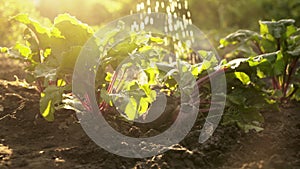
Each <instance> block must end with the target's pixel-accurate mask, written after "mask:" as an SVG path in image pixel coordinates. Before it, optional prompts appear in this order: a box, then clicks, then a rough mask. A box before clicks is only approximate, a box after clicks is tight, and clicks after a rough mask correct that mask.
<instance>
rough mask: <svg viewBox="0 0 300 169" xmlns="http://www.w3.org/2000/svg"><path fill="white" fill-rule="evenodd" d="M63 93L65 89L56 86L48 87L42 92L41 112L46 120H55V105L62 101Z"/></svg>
mask: <svg viewBox="0 0 300 169" xmlns="http://www.w3.org/2000/svg"><path fill="white" fill-rule="evenodd" d="M62 95H63V91H62V90H61V88H59V87H56V86H49V87H47V88H46V89H45V90H44V92H43V93H42V94H41V99H40V112H41V114H42V116H43V117H44V118H45V119H46V120H48V121H53V120H54V112H55V107H56V106H58V105H60V104H61V103H62V99H63V98H62Z"/></svg>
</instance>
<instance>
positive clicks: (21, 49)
mask: <svg viewBox="0 0 300 169" xmlns="http://www.w3.org/2000/svg"><path fill="white" fill-rule="evenodd" d="M14 49H16V50H18V51H19V53H20V54H21V56H23V57H24V58H26V59H30V58H29V56H30V54H31V49H30V48H29V47H28V46H26V45H23V44H20V43H17V44H16V45H15V47H14Z"/></svg>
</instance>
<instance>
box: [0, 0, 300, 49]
mask: <svg viewBox="0 0 300 169" xmlns="http://www.w3.org/2000/svg"><path fill="white" fill-rule="evenodd" d="M189 3H190V9H191V12H192V19H193V22H194V24H195V25H196V26H198V27H199V28H200V29H202V30H203V31H204V32H206V33H207V34H208V36H209V37H210V38H211V40H212V41H213V43H214V44H215V45H216V46H217V45H218V40H219V39H220V38H222V37H224V36H225V35H227V34H228V33H230V32H233V31H234V30H237V29H251V30H255V31H257V30H258V28H259V27H258V22H257V21H258V20H272V19H275V20H279V19H284V18H293V19H295V20H296V23H297V24H299V23H300V2H299V1H298V0H260V1H257V0H239V1H236V0H226V1H224V0H189ZM0 4H1V6H0V15H1V19H0V23H1V28H0V38H1V41H0V46H8V45H10V44H12V42H15V41H16V40H18V39H20V37H18V35H22V33H21V32H20V31H21V30H23V29H20V28H18V27H19V26H21V24H19V25H16V24H13V23H12V21H9V18H10V17H11V16H14V15H16V14H18V13H28V14H29V15H30V17H32V18H36V19H38V20H40V21H41V20H43V23H45V24H48V23H49V21H47V20H48V18H49V19H50V20H53V18H54V17H55V16H57V15H58V14H61V13H64V12H68V13H70V14H71V15H74V16H76V17H77V18H78V19H79V20H81V21H83V22H85V23H87V24H89V25H95V26H101V25H103V24H105V23H108V22H110V21H112V20H114V19H116V18H119V17H121V16H124V15H128V14H129V13H130V12H129V11H130V10H132V9H135V5H136V0H110V1H100V0H88V1H86V0H55V1H53V0H0ZM45 18H46V19H45ZM297 26H299V25H297Z"/></svg>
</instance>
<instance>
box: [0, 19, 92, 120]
mask: <svg viewBox="0 0 300 169" xmlns="http://www.w3.org/2000/svg"><path fill="white" fill-rule="evenodd" d="M12 20H14V21H17V22H20V23H22V24H24V25H26V26H27V28H26V29H25V31H24V38H25V43H23V44H22V43H16V45H15V46H14V47H13V48H12V49H9V50H8V49H5V48H1V51H2V50H4V51H5V50H6V52H8V53H9V54H10V55H12V56H14V57H15V58H17V59H21V60H23V61H25V62H27V63H29V64H28V65H29V66H28V67H27V73H28V75H27V78H26V80H27V81H28V82H30V83H33V82H34V83H35V84H36V85H37V87H38V90H39V91H40V92H41V100H40V112H41V114H42V115H43V116H44V117H45V119H46V120H49V121H52V120H54V112H55V111H56V110H57V109H60V108H61V107H63V106H62V105H63V99H64V98H63V94H66V93H70V92H71V84H70V82H71V76H72V73H73V68H74V65H75V61H76V58H77V56H78V55H79V52H80V50H81V48H82V46H83V45H84V43H85V42H86V41H87V40H88V39H89V38H90V37H91V36H92V35H93V33H94V32H93V30H92V28H90V27H89V26H88V25H86V24H83V23H81V22H80V21H78V20H77V19H76V18H74V17H72V16H70V15H68V14H62V15H59V16H58V17H56V18H55V20H54V23H53V24H52V25H51V26H48V27H47V26H43V25H42V24H40V23H39V22H37V21H36V20H34V19H31V18H30V17H29V16H28V15H27V14H19V15H17V16H15V17H13V18H12Z"/></svg>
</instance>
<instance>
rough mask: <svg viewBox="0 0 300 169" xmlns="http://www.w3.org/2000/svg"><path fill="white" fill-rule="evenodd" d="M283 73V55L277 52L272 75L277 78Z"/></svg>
mask: <svg viewBox="0 0 300 169" xmlns="http://www.w3.org/2000/svg"><path fill="white" fill-rule="evenodd" d="M284 73H285V61H284V59H283V54H282V53H281V52H278V54H277V59H276V62H275V63H274V75H275V76H279V75H283V74H284Z"/></svg>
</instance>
